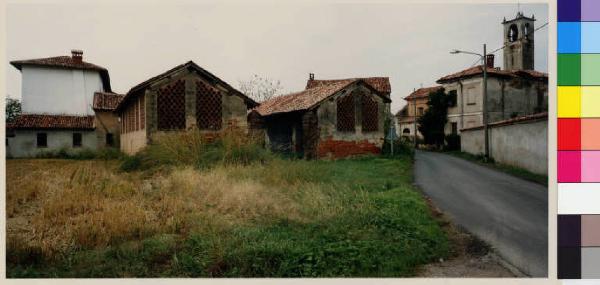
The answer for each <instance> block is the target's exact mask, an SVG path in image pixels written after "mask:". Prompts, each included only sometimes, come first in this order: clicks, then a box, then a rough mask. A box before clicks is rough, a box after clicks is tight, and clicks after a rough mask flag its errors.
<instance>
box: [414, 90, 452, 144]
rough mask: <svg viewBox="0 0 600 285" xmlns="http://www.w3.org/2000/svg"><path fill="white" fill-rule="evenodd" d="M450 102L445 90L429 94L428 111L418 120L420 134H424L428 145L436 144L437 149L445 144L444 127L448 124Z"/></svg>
mask: <svg viewBox="0 0 600 285" xmlns="http://www.w3.org/2000/svg"><path fill="white" fill-rule="evenodd" d="M448 100H449V98H448V96H447V95H446V93H445V92H444V89H443V88H441V89H439V90H437V91H434V92H431V93H429V100H428V101H427V106H428V108H427V111H425V113H424V114H423V116H421V117H420V118H419V119H418V120H417V123H418V124H419V127H418V128H419V132H421V134H423V139H424V140H425V143H426V144H435V145H436V146H437V147H440V146H442V145H443V144H444V127H445V126H446V123H447V122H448Z"/></svg>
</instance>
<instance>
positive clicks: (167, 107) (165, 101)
mask: <svg viewBox="0 0 600 285" xmlns="http://www.w3.org/2000/svg"><path fill="white" fill-rule="evenodd" d="M156 105H157V106H156V107H157V108H156V115H157V123H158V129H159V130H181V129H185V82H184V81H183V80H179V81H177V82H175V83H173V84H171V85H169V86H166V87H164V88H161V89H159V90H158V92H157V100H156Z"/></svg>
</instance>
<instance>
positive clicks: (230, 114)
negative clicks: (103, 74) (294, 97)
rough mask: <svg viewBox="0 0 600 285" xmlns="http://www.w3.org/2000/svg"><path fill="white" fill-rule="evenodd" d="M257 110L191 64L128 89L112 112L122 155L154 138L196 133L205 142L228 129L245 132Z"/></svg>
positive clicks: (213, 76) (188, 63) (223, 83)
mask: <svg viewBox="0 0 600 285" xmlns="http://www.w3.org/2000/svg"><path fill="white" fill-rule="evenodd" d="M257 105H258V104H257V103H256V102H255V101H254V100H252V99H250V98H248V97H247V96H246V95H244V94H242V93H241V92H240V91H238V90H236V89H235V88H233V87H231V86H230V85H229V84H227V83H226V82H224V81H223V80H221V79H219V78H218V77H216V76H215V75H213V74H212V73H210V72H208V71H207V70H205V69H203V68H201V67H200V66H198V65H197V64H196V63H194V62H193V61H189V62H187V63H184V64H181V65H178V66H176V67H174V68H172V69H170V70H168V71H166V72H164V73H161V74H159V75H157V76H154V77H152V78H150V79H148V80H146V81H144V82H142V83H140V84H138V85H136V86H134V87H133V88H131V89H130V90H129V92H127V94H126V95H125V98H123V100H122V101H121V102H120V104H119V105H118V106H117V109H116V111H117V112H118V114H119V117H120V123H121V126H120V129H121V134H120V137H121V138H120V140H121V151H123V152H124V153H127V154H134V153H136V152H138V151H139V150H141V149H142V148H143V147H145V146H146V145H147V144H148V143H150V142H151V140H152V138H153V137H154V136H155V135H160V134H162V133H167V132H172V131H182V130H190V129H194V128H196V129H198V130H200V132H202V133H203V134H206V135H207V136H212V135H216V134H218V133H219V132H221V131H222V130H225V129H226V128H228V127H233V128H240V129H244V130H247V127H248V123H247V114H248V110H249V109H251V108H253V107H256V106H257Z"/></svg>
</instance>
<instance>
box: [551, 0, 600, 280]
mask: <svg viewBox="0 0 600 285" xmlns="http://www.w3.org/2000/svg"><path fill="white" fill-rule="evenodd" d="M557 34H558V37H557V40H558V55H557V66H558V74H557V79H558V90H557V94H558V102H557V103H558V108H557V110H558V124H557V127H558V156H557V160H558V167H557V169H558V173H557V175H558V176H557V178H558V213H559V216H558V278H559V279H588V278H594V279H600V0H558V28H557Z"/></svg>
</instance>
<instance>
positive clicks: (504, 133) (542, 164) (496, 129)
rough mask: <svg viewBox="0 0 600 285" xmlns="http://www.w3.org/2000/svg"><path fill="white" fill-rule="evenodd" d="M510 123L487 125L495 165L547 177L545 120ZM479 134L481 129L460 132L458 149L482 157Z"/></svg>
mask: <svg viewBox="0 0 600 285" xmlns="http://www.w3.org/2000/svg"><path fill="white" fill-rule="evenodd" d="M513 121H514V122H512V123H511V122H507V123H499V124H497V125H495V126H493V125H492V126H490V128H489V136H490V139H489V148H490V156H491V157H492V158H493V159H494V160H495V161H496V162H499V163H503V164H507V165H512V166H517V167H521V168H524V169H527V170H529V171H531V172H534V173H538V174H548V120H547V117H546V118H534V119H528V120H525V121H519V120H518V119H516V120H513ZM483 132H484V131H483V128H471V129H465V130H462V132H461V150H462V151H463V152H467V153H471V154H475V155H479V154H483V153H484V151H485V150H484V135H483Z"/></svg>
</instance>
